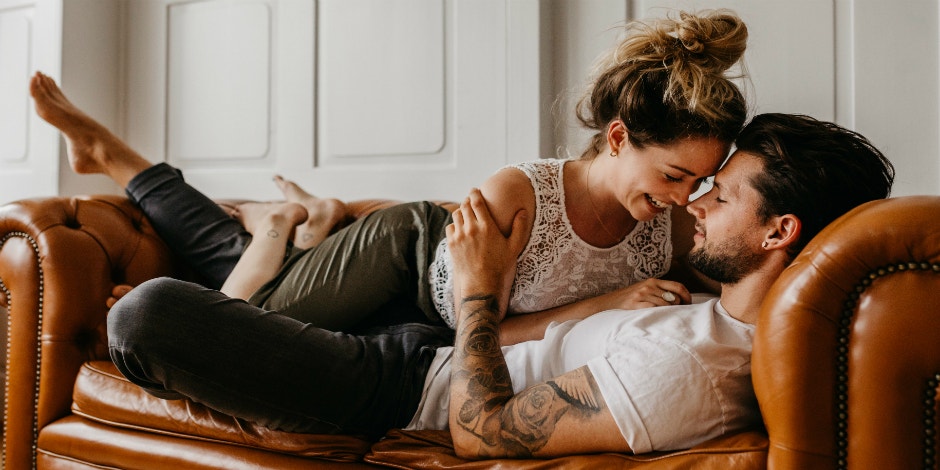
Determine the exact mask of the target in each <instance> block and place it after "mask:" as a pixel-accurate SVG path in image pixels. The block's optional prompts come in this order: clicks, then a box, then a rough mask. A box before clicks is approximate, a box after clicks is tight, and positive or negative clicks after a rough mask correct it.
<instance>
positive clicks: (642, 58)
mask: <svg viewBox="0 0 940 470" xmlns="http://www.w3.org/2000/svg"><path fill="white" fill-rule="evenodd" d="M627 33H628V34H627V37H626V38H625V39H624V40H623V41H622V42H621V43H620V44H619V45H618V46H617V47H616V48H614V49H613V50H612V51H611V53H610V54H609V55H608V56H606V57H605V58H604V59H603V60H602V61H601V62H600V63H599V64H598V73H597V77H596V79H595V80H594V82H593V84H592V85H591V86H590V87H589V88H588V90H587V92H586V93H585V95H584V96H583V97H582V98H581V99H580V101H579V102H578V106H577V109H576V111H577V117H578V119H579V120H580V121H581V122H582V123H583V124H584V125H585V126H587V127H588V128H591V129H594V130H596V131H597V134H595V136H594V138H593V141H592V143H591V146H590V147H589V148H588V149H587V150H586V151H585V152H584V155H582V156H583V157H593V156H594V155H596V154H597V153H599V152H600V150H601V149H602V148H603V146H604V144H605V142H606V132H605V131H606V127H607V125H608V124H609V123H610V122H612V121H614V120H616V119H619V120H621V121H623V123H624V126H625V127H626V129H627V133H628V136H629V139H630V143H631V144H633V145H634V146H637V147H640V148H642V147H644V146H646V145H650V144H659V145H663V144H669V143H671V142H674V141H675V140H677V139H680V138H685V137H716V138H718V139H720V140H723V141H727V142H731V141H732V140H734V137H735V136H736V135H737V133H738V132H739V131H740V130H741V128H742V127H743V125H744V121H745V120H746V118H747V106H746V104H745V100H744V95H743V94H742V93H741V91H740V90H739V89H738V87H737V86H736V85H735V84H734V83H733V82H732V81H731V79H732V78H734V77H729V76H728V72H729V70H730V69H731V67H732V66H733V65H734V64H736V63H738V62H739V61H740V60H741V59H742V57H743V55H744V49H745V47H746V46H747V26H745V24H744V22H743V21H742V20H741V19H740V18H739V17H738V16H737V15H736V14H735V13H734V12H731V11H729V10H716V11H711V12H703V13H688V12H679V13H678V18H677V19H674V18H663V19H659V20H653V21H645V22H643V21H634V22H631V23H629V24H628V25H627ZM741 71H742V74H743V63H742V65H741Z"/></svg>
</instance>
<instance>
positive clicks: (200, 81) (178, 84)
mask: <svg viewBox="0 0 940 470" xmlns="http://www.w3.org/2000/svg"><path fill="white" fill-rule="evenodd" d="M168 8H169V14H168V19H167V26H168V31H169V32H168V36H169V37H168V38H167V41H168V47H167V69H168V80H167V88H166V91H167V146H168V157H169V161H170V163H172V164H175V165H178V166H185V165H187V164H188V163H189V162H204V163H208V162H210V161H218V162H224V163H227V164H234V163H236V162H238V163H237V164H239V165H245V164H247V163H249V162H262V161H264V160H267V159H270V158H271V157H272V154H271V150H272V149H271V139H270V138H271V134H272V130H273V125H272V113H271V111H272V102H271V98H272V95H273V93H272V87H271V85H272V83H271V74H272V72H273V70H272V65H273V62H272V52H273V46H274V41H273V39H274V38H273V34H272V29H271V26H272V20H273V18H272V11H271V5H269V4H268V3H267V2H261V1H256V2H249V1H240V2H197V3H177V4H171V5H169V7H168Z"/></svg>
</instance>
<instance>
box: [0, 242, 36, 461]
mask: <svg viewBox="0 0 940 470" xmlns="http://www.w3.org/2000/svg"><path fill="white" fill-rule="evenodd" d="M13 237H19V238H23V239H25V240H26V241H27V242H29V244H30V246H32V247H33V252H34V253H35V254H36V260H37V265H38V268H39V304H38V312H37V314H36V321H37V327H36V383H35V384H33V442H32V459H33V460H32V468H33V469H35V468H36V452H37V449H38V444H37V442H38V440H39V423H38V421H39V378H40V375H39V374H40V368H41V367H42V338H41V336H42V306H43V299H45V296H44V295H43V289H44V287H45V282H44V279H43V272H42V263H39V262H38V260H39V244H37V243H36V240H34V239H33V238H32V237H30V236H29V234H27V233H24V232H10V233H8V234H6V235H5V236H4V237H3V239H2V240H0V248H3V245H4V244H6V242H7V240H9V239H11V238H13ZM0 290H3V294H4V295H5V296H6V298H7V347H6V367H7V377H6V380H5V381H4V384H3V435H4V436H6V435H7V432H6V431H7V419H8V416H7V415H8V413H9V410H10V406H9V405H10V404H9V400H8V399H7V397H9V395H10V374H9V371H10V340H11V335H12V334H13V315H12V312H13V296H12V295H10V290H9V289H8V288H7V286H6V284H4V283H3V280H2V279H0ZM6 460H7V441H6V439H5V438H4V439H3V448H2V450H0V465H3V464H5V463H6Z"/></svg>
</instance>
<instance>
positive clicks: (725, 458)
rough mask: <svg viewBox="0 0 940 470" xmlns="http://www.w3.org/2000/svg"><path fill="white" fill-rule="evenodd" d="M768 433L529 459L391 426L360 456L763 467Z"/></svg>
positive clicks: (636, 468)
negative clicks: (484, 452)
mask: <svg viewBox="0 0 940 470" xmlns="http://www.w3.org/2000/svg"><path fill="white" fill-rule="evenodd" d="M768 443H769V441H768V439H767V434H766V432H765V431H764V430H763V429H760V430H750V431H743V432H739V433H735V434H730V435H726V436H722V437H718V438H715V439H712V440H711V441H708V442H705V443H702V444H700V445H698V446H695V447H693V448H691V449H688V450H681V451H675V452H651V453H648V454H642V455H630V454H618V453H606V454H585V455H571V456H566V457H559V458H555V459H544V460H542V459H529V460H500V459H495V460H466V459H462V458H460V457H457V456H456V455H455V454H454V448H453V444H452V441H451V438H450V433H448V432H447V431H427V430H425V431H404V430H392V431H390V432H389V433H388V434H387V435H386V436H385V438H384V439H382V440H381V441H379V442H377V443H375V444H374V445H373V446H372V452H370V453H369V454H367V455H366V456H365V461H366V462H368V463H373V464H378V465H387V466H390V467H395V468H408V469H412V470H421V469H427V470H441V469H461V470H471V469H479V470H483V469H490V468H514V469H527V470H531V469H554V468H618V469H629V470H641V469H643V470H653V469H655V470H664V469H672V468H682V469H688V468H694V469H696V470H708V469H715V470H727V469H730V468H747V469H762V468H767V449H768Z"/></svg>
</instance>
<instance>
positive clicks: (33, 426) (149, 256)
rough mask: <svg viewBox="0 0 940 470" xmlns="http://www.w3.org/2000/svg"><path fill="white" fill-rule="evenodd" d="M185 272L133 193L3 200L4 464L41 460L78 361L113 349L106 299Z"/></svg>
mask: <svg viewBox="0 0 940 470" xmlns="http://www.w3.org/2000/svg"><path fill="white" fill-rule="evenodd" d="M178 272H180V269H179V267H178V264H177V263H176V262H175V261H174V258H173V257H172V256H171V254H170V252H169V250H168V249H167V247H166V245H165V244H164V243H163V242H162V241H161V240H160V238H159V237H157V236H156V234H155V233H154V231H153V228H152V227H151V226H150V224H149V222H148V221H147V220H146V219H145V218H144V217H143V215H142V214H141V213H140V211H139V210H138V209H137V208H136V207H134V206H133V205H132V204H131V203H130V202H129V201H128V200H127V199H126V198H124V197H120V196H93V197H75V198H41V199H30V200H22V201H17V202H13V203H9V204H6V205H4V206H2V207H0V292H2V294H0V307H3V308H6V310H7V315H8V318H7V321H8V323H7V324H8V332H7V338H6V343H7V354H6V372H7V382H6V384H5V389H4V420H3V467H4V468H32V467H34V466H35V461H34V459H35V456H34V448H35V444H36V440H37V437H38V434H39V430H40V429H42V428H43V426H45V425H46V424H48V423H49V422H51V421H53V420H56V419H58V418H61V417H63V416H65V415H66V414H68V413H69V407H70V404H71V402H72V387H73V385H74V382H75V376H76V374H77V373H78V370H79V367H80V366H81V365H82V363H84V362H85V361H88V360H92V359H107V358H108V352H107V338H106V324H105V320H106V318H107V307H106V305H105V301H106V300H107V298H108V297H109V295H110V293H111V290H112V288H113V287H114V286H115V285H116V284H124V283H126V284H139V283H140V282H143V281H145V280H147V279H150V278H153V277H157V276H162V275H171V274H174V273H178Z"/></svg>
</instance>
